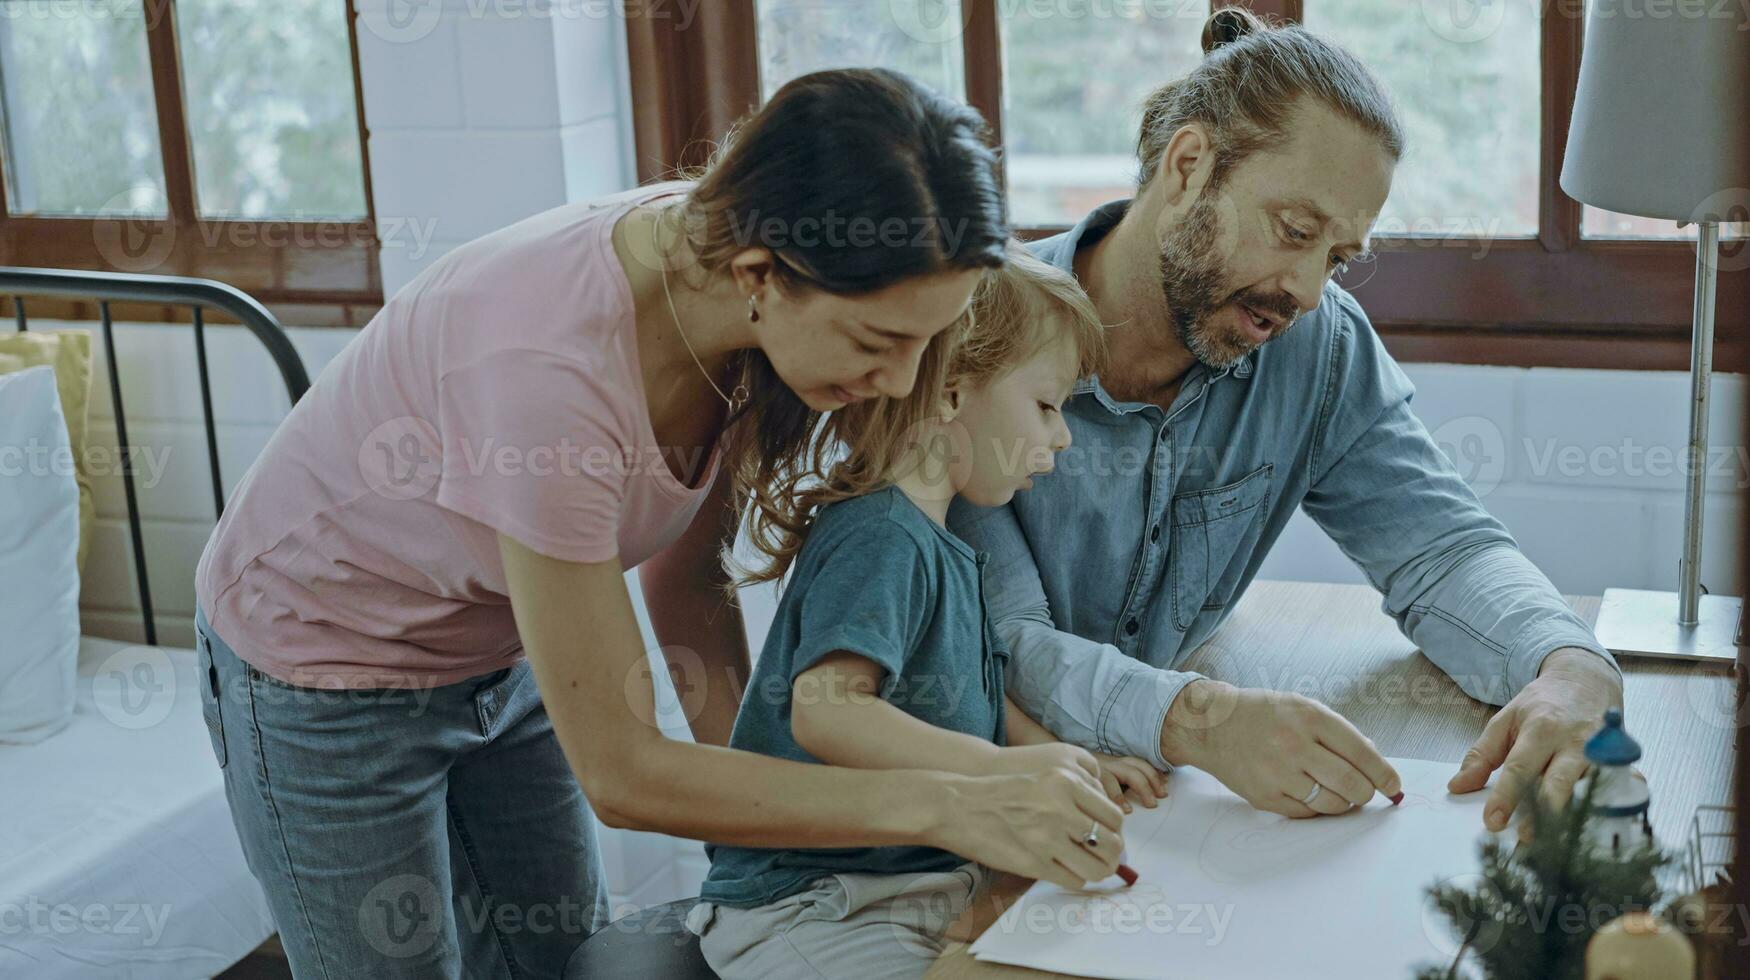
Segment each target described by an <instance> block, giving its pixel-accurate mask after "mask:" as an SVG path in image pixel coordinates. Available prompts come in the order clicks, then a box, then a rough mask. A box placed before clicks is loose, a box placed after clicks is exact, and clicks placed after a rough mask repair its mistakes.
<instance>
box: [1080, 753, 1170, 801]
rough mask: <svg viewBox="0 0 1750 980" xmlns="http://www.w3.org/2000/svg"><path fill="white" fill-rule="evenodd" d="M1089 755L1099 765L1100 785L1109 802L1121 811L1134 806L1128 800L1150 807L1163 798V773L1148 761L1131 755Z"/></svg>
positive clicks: (1164, 784) (1165, 775)
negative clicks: (1116, 805) (1110, 799)
mask: <svg viewBox="0 0 1750 980" xmlns="http://www.w3.org/2000/svg"><path fill="white" fill-rule="evenodd" d="M1092 754H1093V757H1094V761H1095V762H1097V763H1099V764H1100V785H1101V786H1104V787H1105V788H1106V795H1107V796H1109V797H1111V798H1112V802H1114V803H1116V804H1118V805H1119V806H1121V807H1123V808H1124V812H1125V813H1129V812H1131V810H1132V809H1134V807H1132V806H1131V801H1132V800H1134V801H1135V802H1137V803H1141V804H1142V805H1143V806H1146V807H1148V808H1149V809H1151V810H1152V809H1154V808H1155V805H1156V802H1157V801H1159V800H1162V799H1165V798H1166V795H1167V774H1166V773H1164V772H1161V771H1160V770H1159V769H1156V768H1155V767H1154V765H1153V764H1151V763H1149V762H1148V761H1146V760H1144V759H1138V758H1137V757H1135V756H1133V755H1125V756H1117V755H1106V754H1105V753H1102V752H1095V753H1092Z"/></svg>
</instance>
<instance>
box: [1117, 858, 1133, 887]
mask: <svg viewBox="0 0 1750 980" xmlns="http://www.w3.org/2000/svg"><path fill="white" fill-rule="evenodd" d="M1118 877H1120V878H1123V879H1124V884H1125V886H1126V887H1128V886H1130V885H1134V884H1136V878H1137V874H1136V869H1135V868H1133V867H1131V866H1130V865H1128V864H1120V865H1119V866H1118Z"/></svg>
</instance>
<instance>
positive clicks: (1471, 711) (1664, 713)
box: [926, 582, 1737, 980]
mask: <svg viewBox="0 0 1750 980" xmlns="http://www.w3.org/2000/svg"><path fill="white" fill-rule="evenodd" d="M1379 601H1380V600H1379V594H1378V593H1376V592H1375V591H1374V590H1373V589H1371V588H1368V587H1367V586H1358V585H1326V584H1321V583H1305V582H1257V583H1255V584H1254V585H1253V586H1252V587H1251V589H1249V590H1248V591H1247V593H1246V595H1245V598H1244V599H1242V600H1241V602H1240V604H1239V607H1238V608H1237V609H1235V610H1234V614H1233V617H1232V618H1231V619H1229V620H1228V622H1227V623H1226V624H1225V625H1224V626H1223V627H1222V628H1221V630H1219V631H1218V632H1217V633H1216V634H1215V636H1213V637H1211V638H1210V639H1209V641H1208V642H1207V643H1205V644H1204V645H1203V646H1202V647H1200V648H1199V649H1197V650H1196V651H1195V652H1193V653H1192V655H1191V656H1190V658H1189V659H1188V660H1187V661H1186V663H1185V665H1184V668H1183V669H1185V670H1194V671H1197V672H1199V673H1202V674H1205V675H1207V676H1209V677H1213V678H1217V679H1219V680H1223V681H1227V682H1229V683H1231V684H1235V685H1238V686H1240V687H1264V688H1272V689H1275V690H1280V691H1293V692H1296V693H1300V694H1305V695H1307V696H1309V697H1314V698H1317V699H1318V700H1320V701H1323V702H1324V703H1325V704H1328V705H1330V706H1331V707H1332V708H1334V709H1335V710H1337V711H1338V712H1339V713H1341V714H1342V715H1343V716H1344V717H1346V718H1348V719H1349V720H1350V721H1352V722H1354V723H1355V726H1356V727H1357V728H1359V729H1361V731H1362V732H1363V733H1364V734H1366V735H1367V736H1368V737H1369V738H1371V739H1373V741H1374V743H1375V744H1376V745H1378V746H1379V750H1380V752H1381V753H1382V754H1384V755H1386V756H1394V757H1399V758H1411V759H1429V760H1433V761H1436V762H1451V763H1453V769H1454V771H1457V763H1458V762H1459V760H1461V759H1462V758H1463V757H1464V753H1465V750H1467V749H1468V748H1470V746H1471V743H1472V742H1474V741H1475V740H1476V738H1477V736H1479V735H1481V734H1482V731H1483V725H1484V723H1486V722H1487V721H1488V719H1489V717H1490V716H1491V715H1492V714H1494V712H1495V710H1496V708H1495V706H1494V705H1488V704H1484V703H1482V702H1480V701H1475V700H1472V699H1471V698H1470V697H1469V696H1467V695H1466V694H1465V693H1464V692H1463V691H1461V690H1459V687H1458V685H1457V684H1455V683H1453V681H1452V679H1451V678H1449V677H1447V676H1446V674H1445V673H1444V672H1442V671H1441V670H1440V668H1438V667H1436V666H1434V664H1433V663H1432V662H1431V661H1429V660H1428V658H1427V657H1424V656H1423V655H1422V654H1421V652H1420V651H1418V650H1417V649H1416V648H1415V646H1414V645H1413V644H1411V643H1410V641H1409V640H1407V639H1405V638H1404V636H1403V634H1401V633H1399V632H1398V629H1397V624H1396V623H1394V622H1392V620H1391V618H1390V617H1388V616H1386V615H1385V614H1384V613H1382V612H1380V611H1379ZM1568 601H1569V603H1570V604H1571V605H1572V606H1573V607H1574V610H1575V611H1576V612H1578V613H1579V614H1580V616H1581V617H1582V618H1583V619H1585V620H1586V621H1587V622H1591V621H1592V620H1593V619H1594V618H1595V617H1596V616H1597V614H1598V602H1599V600H1598V599H1597V598H1596V597H1585V598H1570V599H1569V600H1568ZM1619 662H1621V663H1622V665H1623V674H1624V677H1623V680H1624V690H1623V698H1624V703H1625V708H1626V712H1625V713H1626V715H1627V722H1628V729H1629V732H1630V733H1631V734H1632V735H1633V736H1634V737H1635V739H1636V740H1638V741H1639V742H1640V743H1641V748H1642V750H1643V751H1644V753H1645V754H1644V755H1643V756H1642V758H1641V761H1640V767H1641V770H1642V771H1643V772H1645V773H1646V774H1647V777H1648V782H1649V783H1650V784H1651V789H1652V797H1653V803H1652V814H1651V819H1652V822H1653V828H1654V832H1655V833H1656V834H1657V835H1658V836H1659V838H1660V841H1661V842H1662V843H1663V844H1664V845H1665V846H1666V847H1674V846H1680V845H1682V844H1683V843H1684V842H1686V841H1687V840H1688V837H1689V823H1690V817H1691V816H1692V815H1693V814H1694V812H1695V808H1696V806H1697V805H1698V804H1702V803H1728V802H1730V801H1731V778H1732V777H1731V770H1732V765H1731V763H1732V758H1733V752H1734V748H1733V745H1734V739H1735V737H1736V731H1737V729H1736V714H1735V712H1734V705H1735V704H1736V700H1735V698H1736V682H1735V680H1734V678H1733V675H1732V674H1731V672H1729V671H1726V670H1721V669H1718V668H1711V667H1700V666H1698V665H1696V664H1692V663H1675V662H1668V661H1658V660H1627V661H1619ZM1478 829H1479V830H1480V829H1481V828H1480V827H1479V828H1478ZM1029 884H1030V882H1028V881H1027V880H1025V879H1023V878H1018V877H1015V876H1012V875H1000V876H998V880H997V881H996V882H995V883H994V885H993V887H992V888H991V891H990V895H989V898H988V899H987V900H986V901H983V902H980V903H979V905H978V907H976V908H974V909H972V910H970V911H969V912H968V913H967V914H966V915H965V916H963V917H962V919H961V921H959V922H957V923H956V924H955V927H954V929H952V930H951V931H950V935H951V936H954V937H956V938H960V939H964V940H970V938H972V937H975V936H977V935H978V934H980V933H982V932H983V931H984V929H985V928H987V927H988V926H989V925H990V924H991V923H992V922H994V921H996V918H997V917H998V916H999V915H1001V913H1002V910H1003V909H1005V908H1007V907H1008V906H1009V905H1010V904H1012V903H1013V902H1014V901H1015V900H1016V899H1018V898H1019V897H1020V896H1021V893H1022V892H1024V891H1026V890H1027V887H1028V885H1029ZM1057 976H1063V974H1056V973H1043V972H1040V971H1036V970H1027V969H1022V968H1019V967H1008V966H998V965H994V964H987V963H979V962H978V961H976V960H974V959H973V958H972V956H971V955H970V954H969V953H967V952H966V947H965V945H964V943H955V944H953V945H950V947H949V948H948V951H947V952H946V953H944V954H943V956H942V957H941V959H939V960H938V961H937V962H936V964H935V966H933V967H932V968H931V969H930V972H929V973H928V974H927V975H926V978H927V980H998V978H1031V980H1039V978H1044V977H1057Z"/></svg>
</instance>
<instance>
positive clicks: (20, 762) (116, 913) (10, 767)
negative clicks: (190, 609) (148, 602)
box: [0, 638, 273, 980]
mask: <svg viewBox="0 0 1750 980" xmlns="http://www.w3.org/2000/svg"><path fill="white" fill-rule="evenodd" d="M0 642H5V641H4V639H3V638H0ZM197 675H198V671H197V669H196V661H195V654H194V652H193V651H192V650H182V649H174V648H168V647H156V648H154V647H143V646H132V645H128V644H123V643H116V642H113V641H110V640H98V639H91V638H85V639H83V640H82V641H81V645H80V655H79V697H78V707H77V708H76V711H75V714H74V718H73V722H72V724H70V725H69V726H68V727H67V728H66V729H64V730H62V731H60V732H58V733H57V734H55V735H53V736H51V737H50V738H48V739H46V740H44V741H43V742H41V743H39V744H36V745H4V746H0V978H13V977H19V978H30V980H55V978H62V977H65V978H79V980H85V978H91V977H120V978H128V980H160V978H163V980H170V978H176V980H188V978H198V977H211V976H212V975H214V974H215V973H218V972H220V971H222V970H223V969H225V968H226V967H227V966H229V965H231V964H232V963H234V962H236V961H237V960H238V959H240V958H242V957H243V956H244V955H245V954H246V953H248V952H249V950H251V949H253V948H255V947H256V946H258V945H260V944H261V942H262V940H264V939H266V938H267V937H268V935H269V934H271V933H272V931H273V921H272V918H271V917H270V916H269V914H268V911H267V903H266V900H265V899H264V898H263V896H262V893H261V887H260V885H259V884H257V882H256V881H255V879H254V877H253V876H251V875H250V873H249V868H248V867H247V866H246V865H245V864H244V861H243V851H242V847H241V845H239V844H238V841H237V833H236V831H235V830H234V829H233V828H232V825H231V814H230V811H229V809H228V808H227V806H226V804H225V787H224V782H223V779H222V777H221V774H220V772H219V768H218V766H217V764H216V763H215V761H214V759H213V752H212V746H211V743H210V741H209V740H208V736H207V729H206V725H205V723H204V722H203V721H202V717H201V703H200V688H199V686H198V684H199V678H198V676H197Z"/></svg>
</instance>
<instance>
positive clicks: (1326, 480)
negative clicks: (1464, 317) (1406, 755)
mask: <svg viewBox="0 0 1750 980" xmlns="http://www.w3.org/2000/svg"><path fill="white" fill-rule="evenodd" d="M1341 302H1343V306H1344V308H1343V310H1342V311H1341V312H1342V313H1343V316H1341V317H1340V318H1339V319H1340V327H1339V329H1337V330H1336V331H1334V332H1333V337H1332V343H1333V344H1334V345H1335V347H1334V349H1333V352H1332V353H1333V357H1332V359H1331V364H1332V372H1331V374H1330V376H1329V377H1328V378H1327V379H1326V390H1325V392H1324V397H1323V407H1322V408H1321V410H1320V414H1319V423H1318V424H1319V431H1318V432H1317V434H1316V438H1315V441H1314V446H1313V460H1312V468H1311V479H1312V483H1311V487H1310V489H1309V490H1308V492H1307V494H1306V497H1305V499H1304V500H1303V501H1302V507H1303V508H1304V509H1305V511H1306V513H1307V514H1308V515H1309V516H1310V517H1312V519H1313V520H1314V521H1316V522H1317V523H1318V525H1319V526H1320V527H1322V528H1323V529H1324V530H1325V533H1327V534H1329V535H1330V536H1331V538H1332V540H1334V541H1335V542H1336V543H1337V545H1338V547H1340V548H1341V549H1342V550H1343V553H1344V554H1346V555H1348V556H1349V558H1350V559H1352V560H1353V561H1354V562H1355V563H1356V564H1357V565H1359V566H1360V567H1361V569H1362V571H1363V572H1364V573H1365V574H1366V575H1367V578H1368V580H1369V581H1370V582H1372V583H1373V586H1374V588H1376V589H1378V590H1379V591H1380V592H1381V594H1382V595H1383V596H1384V602H1383V608H1384V610H1385V612H1386V613H1387V614H1389V615H1390V616H1392V617H1393V618H1395V619H1396V620H1397V622H1398V625H1399V627H1400V628H1401V629H1402V630H1403V632H1404V634H1405V635H1406V636H1408V637H1409V638H1410V639H1411V640H1412V641H1413V642H1415V644H1416V645H1417V646H1418V647H1420V648H1421V650H1422V652H1423V653H1424V654H1426V655H1427V657H1428V658H1429V659H1430V660H1432V661H1433V662H1434V663H1435V664H1436V665H1437V666H1439V667H1440V669H1442V670H1444V671H1445V672H1446V673H1447V674H1448V675H1450V676H1451V677H1452V679H1453V680H1454V681H1456V682H1457V683H1458V685H1459V687H1461V688H1463V689H1464V692H1465V693H1466V694H1469V695H1470V696H1471V697H1473V698H1476V699H1478V700H1481V701H1486V702H1488V703H1491V704H1505V703H1506V702H1507V701H1508V700H1510V699H1512V697H1513V696H1514V695H1515V694H1517V693H1518V692H1519V691H1520V690H1521V689H1523V688H1524V687H1525V685H1527V684H1529V683H1530V682H1531V681H1532V679H1533V678H1535V677H1536V676H1537V671H1538V668H1539V667H1540V666H1542V664H1543V660H1544V658H1545V657H1547V656H1549V654H1550V653H1552V652H1554V651H1555V650H1557V649H1559V648H1562V647H1578V648H1580V649H1584V650H1590V651H1592V652H1593V653H1596V654H1597V655H1598V656H1600V657H1602V658H1604V660H1605V662H1607V663H1609V664H1610V665H1611V667H1612V668H1613V669H1615V670H1616V671H1617V673H1618V674H1619V675H1620V673H1621V669H1620V668H1619V667H1618V666H1617V664H1616V661H1615V659H1614V658H1612V657H1611V655H1610V653H1609V652H1608V651H1606V650H1605V649H1604V647H1603V646H1602V645H1601V644H1599V642H1598V639H1597V637H1596V636H1595V635H1594V634H1593V632H1592V630H1591V629H1590V628H1589V627H1588V626H1587V625H1586V623H1585V622H1584V621H1582V620H1581V619H1580V617H1579V616H1577V615H1575V613H1574V611H1573V610H1572V609H1570V608H1569V607H1568V604H1567V603H1566V601H1564V600H1563V599H1562V596H1561V594H1560V593H1559V592H1557V591H1556V589H1555V587H1554V586H1553V585H1552V584H1551V583H1550V581H1549V579H1548V578H1546V577H1545V576H1544V574H1543V573H1542V572H1540V571H1539V570H1538V569H1537V567H1536V566H1534V565H1533V564H1532V563H1531V562H1530V561H1529V560H1528V559H1527V558H1526V557H1525V556H1524V555H1523V554H1522V553H1521V552H1520V551H1519V547H1518V545H1517V543H1516V542H1515V541H1514V540H1513V537H1512V535H1511V534H1509V533H1508V532H1507V529H1506V528H1505V527H1504V526H1502V524H1501V522H1500V521H1497V520H1496V519H1495V518H1494V517H1492V516H1491V515H1490V514H1489V513H1488V511H1487V510H1485V509H1484V508H1483V505H1482V502H1481V501H1480V500H1479V499H1478V497H1477V495H1476V493H1475V492H1474V491H1473V490H1472V489H1471V487H1470V486H1469V485H1467V484H1466V483H1465V482H1464V480H1463V479H1462V478H1461V477H1460V476H1459V474H1458V472H1457V470H1456V469H1455V468H1454V467H1453V465H1452V461H1451V460H1449V459H1448V458H1447V457H1446V455H1445V454H1444V453H1442V452H1441V451H1440V449H1439V447H1438V446H1437V445H1436V444H1435V443H1434V440H1433V438H1432V437H1431V436H1430V435H1429V434H1428V430H1427V428H1426V427H1424V426H1423V425H1422V423H1421V421H1420V420H1419V419H1417V418H1416V416H1415V414H1414V413H1413V412H1412V411H1411V410H1410V399H1411V397H1412V396H1413V394H1414V391H1415V389H1414V387H1413V386H1412V385H1411V384H1410V381H1409V379H1408V378H1406V377H1405V376H1404V374H1403V371H1402V370H1401V369H1399V368H1398V366H1397V364H1396V363H1395V362H1394V361H1393V360H1392V359H1391V357H1390V355H1389V354H1387V353H1386V351H1385V348H1384V346H1383V345H1382V344H1381V343H1380V341H1379V338H1378V336H1377V335H1375V334H1374V332H1373V329H1372V327H1371V326H1370V325H1369V324H1368V322H1367V318H1366V316H1365V315H1364V314H1363V313H1362V312H1361V309H1360V307H1359V306H1357V305H1356V304H1355V303H1354V300H1353V299H1351V298H1349V297H1348V296H1347V295H1346V294H1344V295H1343V296H1342V297H1341Z"/></svg>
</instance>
